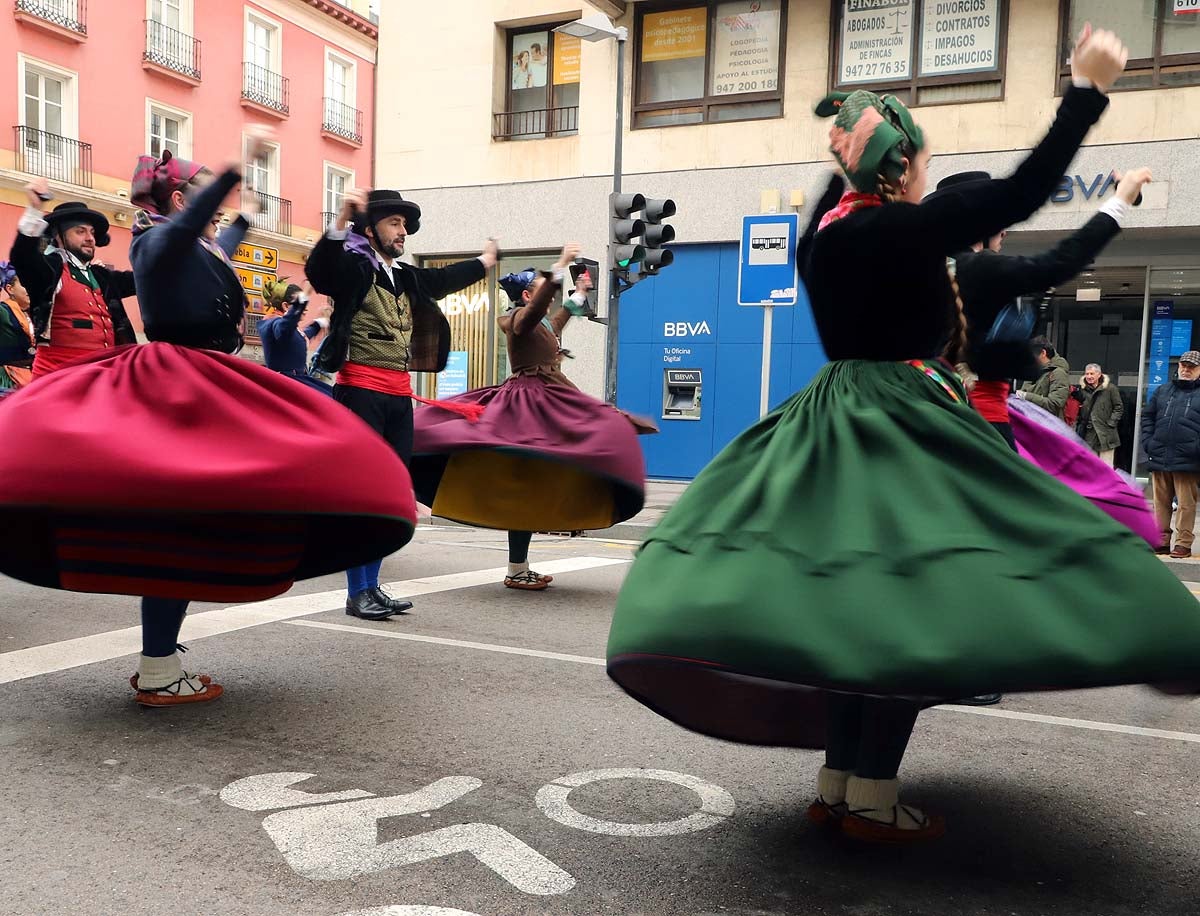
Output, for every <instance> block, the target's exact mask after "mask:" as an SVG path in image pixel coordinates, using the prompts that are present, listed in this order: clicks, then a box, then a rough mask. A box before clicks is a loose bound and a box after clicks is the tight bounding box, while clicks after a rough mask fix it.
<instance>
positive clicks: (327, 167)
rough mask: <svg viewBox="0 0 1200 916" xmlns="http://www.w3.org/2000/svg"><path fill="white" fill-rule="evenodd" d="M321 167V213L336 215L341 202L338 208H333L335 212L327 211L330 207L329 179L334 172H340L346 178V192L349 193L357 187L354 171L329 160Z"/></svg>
mask: <svg viewBox="0 0 1200 916" xmlns="http://www.w3.org/2000/svg"><path fill="white" fill-rule="evenodd" d="M321 166H322V167H321V211H322V212H323V213H330V212H332V213H335V214H336V213H337V212H338V210H339V209H340V208H341V203H340V202H339V204H338V206H337V207H334V208H333V210H326V209H325V208H326V207H327V206H328V205H329V178H330V176H331V175H332V174H333V173H334V172H340V173H341V174H342V175H344V176H346V191H347V192H349V191H351V190H353V189H354V187H356V186H355V184H354V181H355V174H354V169H351V168H347V167H346V166H344V165H338V163H336V162H330V161H329V160H328V159H326V160H324V162H322V163H321Z"/></svg>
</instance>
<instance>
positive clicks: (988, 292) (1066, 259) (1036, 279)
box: [954, 213, 1121, 381]
mask: <svg viewBox="0 0 1200 916" xmlns="http://www.w3.org/2000/svg"><path fill="white" fill-rule="evenodd" d="M1120 231H1121V227H1120V226H1119V225H1118V224H1117V221H1116V220H1115V219H1113V218H1112V217H1111V216H1109V215H1108V214H1107V213H1097V214H1096V215H1095V216H1093V217H1092V218H1091V219H1089V220H1088V221H1087V222H1086V223H1085V224H1084V225H1083V226H1082V228H1080V229H1079V230H1078V231H1076V232H1074V233H1073V234H1072V235H1070V236H1068V237H1067V238H1065V239H1063V241H1062V242H1060V243H1059V244H1058V245H1056V246H1055V247H1054V248H1051V249H1050V250H1049V251H1044V252H1042V253H1041V254H1037V255H1032V256H1029V257H1025V256H1020V255H1007V254H999V253H998V252H995V251H990V250H988V249H986V248H985V249H984V250H983V251H965V252H963V253H961V254H958V255H955V258H954V260H955V265H956V267H955V274H956V277H957V279H958V288H959V292H960V293H961V294H962V300H963V309H964V311H965V312H966V314H967V363H968V364H969V365H970V367H971V368H972V369H973V370H974V371H975V373H976V374H977V375H978V376H979V377H980V378H981V379H988V380H992V381H999V380H1001V379H1010V378H1019V379H1035V378H1037V377H1038V371H1039V370H1038V365H1037V362H1036V360H1034V358H1033V353H1032V351H1031V349H1030V347H1029V344H1028V342H1027V341H993V342H992V343H986V342H985V339H986V337H987V333H988V331H989V330H990V329H991V327H992V324H993V323H994V322H995V320H996V318H997V316H998V315H999V314H1000V312H1001V310H1002V309H1003V308H1004V307H1005V306H1006V305H1008V304H1009V303H1010V302H1012V301H1013V300H1014V299H1016V298H1017V297H1019V296H1032V295H1037V294H1039V293H1043V292H1045V291H1046V290H1048V289H1050V288H1051V287H1053V286H1059V285H1060V284H1062V283H1065V282H1066V281H1067V280H1070V279H1071V278H1072V277H1074V276H1076V275H1077V274H1078V273H1079V272H1080V271H1081V270H1083V269H1084V268H1085V267H1087V266H1088V264H1090V263H1091V262H1092V261H1093V259H1095V257H1096V255H1098V254H1099V253H1100V252H1101V251H1103V250H1104V246H1105V245H1107V244H1108V243H1109V242H1110V241H1112V240H1113V238H1115V237H1116V235H1117V234H1118V233H1119V232H1120Z"/></svg>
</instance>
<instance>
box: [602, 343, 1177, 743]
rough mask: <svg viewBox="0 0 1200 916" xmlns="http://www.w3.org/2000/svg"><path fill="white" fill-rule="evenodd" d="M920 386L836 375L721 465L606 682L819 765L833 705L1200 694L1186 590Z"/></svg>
mask: <svg viewBox="0 0 1200 916" xmlns="http://www.w3.org/2000/svg"><path fill="white" fill-rule="evenodd" d="M930 371H931V372H933V373H934V377H930V375H928V374H926V373H925V372H923V371H922V369H921V368H920V367H916V366H913V365H909V364H907V363H880V362H866V361H842V362H835V363H831V364H829V365H827V366H826V367H825V368H824V369H822V371H821V372H820V373H819V374H818V375H817V377H816V378H815V379H814V380H813V382H812V383H811V384H810V385H809V386H808V387H807V388H805V389H804V390H803V391H801V392H799V393H798V394H796V395H794V396H793V397H792V398H791V399H790V400H789V401H788V402H787V403H785V404H784V405H782V406H781V407H780V408H778V409H777V410H775V411H774V412H773V413H771V414H770V415H768V416H767V417H765V418H763V419H762V420H761V421H759V422H758V423H757V424H755V425H754V426H753V427H751V428H750V429H748V430H747V431H746V432H744V433H743V434H742V435H741V436H739V437H738V438H737V439H736V440H734V441H733V442H732V443H730V445H729V446H728V447H727V448H726V449H725V450H724V451H722V452H721V454H719V455H718V456H717V457H716V458H715V459H714V460H713V461H712V463H711V464H710V465H709V466H708V467H707V468H705V469H704V471H703V472H701V474H700V476H699V477H697V478H696V480H695V481H694V482H693V483H692V485H691V486H690V487H688V489H687V491H686V492H685V493H684V495H683V496H682V498H681V499H680V500H679V502H678V503H677V504H676V505H675V506H674V507H673V508H672V509H671V510H670V512H668V513H667V515H666V517H665V518H664V519H663V520H662V522H661V523H660V524H659V525H658V526H657V527H656V528H655V529H654V531H653V533H652V534H651V536H650V537H649V539H648V540H647V541H646V543H645V544H644V545H643V546H642V548H641V550H640V551H639V554H638V556H637V558H636V560H635V561H634V563H633V566H632V568H631V569H630V572H629V575H628V577H627V579H626V581H625V584H624V586H623V588H622V589H621V593H620V596H619V598H618V601H617V608H616V614H615V617H614V619H613V624H612V630H611V633H610V636H609V644H608V671H609V675H610V676H611V677H612V678H613V680H615V681H616V682H617V683H618V684H619V685H620V686H621V687H622V688H624V689H625V690H626V691H627V692H628V693H630V694H631V695H632V696H634V697H635V698H636V699H638V700H639V701H641V702H642V703H645V704H646V705H647V706H649V707H651V708H653V709H655V710H656V711H658V712H659V713H660V714H662V715H664V716H666V717H667V718H669V719H672V720H674V721H676V722H678V723H679V724H681V725H684V726H686V727H688V728H692V729H695V730H697V731H700V732H702V733H705V734H708V735H713V736H716V737H720V738H726V739H729V740H734V741H745V742H750V743H756V744H776V745H799V746H810V747H815V746H820V744H821V741H822V714H821V711H822V709H823V706H824V704H823V702H821V700H822V696H821V692H822V691H823V690H837V691H846V692H853V693H863V694H870V695H879V696H906V697H914V698H918V699H922V700H924V701H926V702H930V703H933V702H938V701H939V700H941V699H944V698H949V697H963V696H970V695H973V694H977V693H984V692H992V691H1003V692H1006V693H1008V692H1013V691H1022V690H1048V689H1069V688H1080V687H1098V686H1104V685H1113V684H1129V683H1166V682H1180V681H1182V682H1189V683H1197V682H1200V605H1198V604H1197V601H1196V599H1195V598H1194V597H1193V596H1192V594H1191V593H1190V592H1189V591H1188V589H1187V588H1185V587H1184V586H1183V585H1182V584H1181V583H1180V582H1179V581H1178V580H1177V579H1176V578H1175V576H1174V575H1172V573H1171V572H1170V571H1169V570H1168V569H1167V568H1166V567H1165V566H1164V565H1163V563H1162V562H1161V561H1160V560H1159V559H1158V558H1157V557H1155V555H1154V554H1153V552H1152V551H1151V550H1150V549H1149V548H1148V547H1147V546H1146V543H1145V542H1144V541H1143V540H1141V539H1140V538H1139V537H1138V536H1137V535H1135V534H1133V533H1132V532H1131V531H1129V530H1127V529H1125V528H1124V527H1122V526H1120V525H1119V524H1118V523H1117V522H1114V521H1113V520H1112V519H1111V518H1109V517H1108V516H1107V515H1106V514H1105V513H1103V512H1102V511H1101V510H1099V509H1097V508H1095V507H1094V506H1093V505H1091V504H1090V503H1089V502H1087V501H1086V500H1085V499H1083V498H1082V497H1080V496H1078V495H1077V494H1076V493H1074V492H1073V491H1072V490H1070V489H1068V488H1067V487H1066V486H1064V485H1063V484H1060V483H1059V482H1058V481H1056V480H1055V479H1053V478H1052V477H1049V476H1048V475H1046V474H1045V473H1043V472H1042V471H1041V470H1039V469H1038V468H1036V467H1035V466H1034V465H1032V464H1030V463H1029V462H1028V461H1025V460H1024V459H1022V458H1020V457H1018V456H1017V455H1016V454H1015V453H1014V452H1013V451H1012V450H1011V449H1009V448H1008V446H1007V445H1006V444H1005V443H1004V442H1003V441H1002V440H1001V438H1000V437H999V435H998V434H997V433H996V432H995V431H994V430H993V429H992V428H991V426H989V425H988V423H986V422H985V421H984V420H983V419H982V418H980V417H979V415H978V414H976V413H975V412H974V410H972V409H971V408H970V406H969V405H968V404H967V402H966V397H965V394H964V393H963V391H962V388H961V385H960V383H959V381H958V379H957V378H956V377H954V376H952V375H950V374H948V373H947V374H944V375H939V374H937V372H938V370H937V367H933V368H931V369H930Z"/></svg>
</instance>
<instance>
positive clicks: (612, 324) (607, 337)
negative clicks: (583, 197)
mask: <svg viewBox="0 0 1200 916" xmlns="http://www.w3.org/2000/svg"><path fill="white" fill-rule="evenodd" d="M617 32H618V34H617V138H616V142H615V144H614V147H613V191H614V193H615V192H619V191H620V190H621V152H622V147H623V143H624V140H625V136H624V135H625V125H624V120H625V41H626V39H627V38H628V37H629V32H628V30H627V29H625V28H624V27H623V26H622V27H620V28H618V29H617ZM609 244H610V247H611V244H612V243H611V242H610V243H609ZM608 260H609V263H610V264H614V265H615V261H614V259H613V257H612V255H611V253H610V255H609V258H608ZM620 303H621V274H620V272H619V271H618V270H617V269H616V267H615V266H614V267H613V269H612V270H610V271H609V273H608V315H607V321H606V322H605V332H604V400H606V401H607V402H608V403H609V404H614V405H615V404H616V403H617V318H618V312H619V311H620V307H621V306H620Z"/></svg>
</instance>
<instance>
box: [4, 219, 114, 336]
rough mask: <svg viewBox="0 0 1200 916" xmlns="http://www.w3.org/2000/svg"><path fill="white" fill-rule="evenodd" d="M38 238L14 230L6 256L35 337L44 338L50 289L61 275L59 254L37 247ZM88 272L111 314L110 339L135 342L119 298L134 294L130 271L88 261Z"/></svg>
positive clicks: (48, 312)
mask: <svg viewBox="0 0 1200 916" xmlns="http://www.w3.org/2000/svg"><path fill="white" fill-rule="evenodd" d="M40 242H41V240H40V239H39V238H37V237H35V236H31V235H22V234H21V233H19V232H18V233H17V238H16V241H14V242H13V245H12V250H11V251H10V252H9V259H10V260H11V261H12V266H13V269H14V270H16V272H17V277H18V279H20V281H21V285H22V286H24V287H25V290H26V291H27V292H28V293H29V320H30V321H31V322H32V324H33V332H34V334H35V335H36V336H37V338H38V340H45V339H46V330H47V328H48V327H49V326H50V308H51V306H53V304H54V292H55V290H57V289H58V282H59V280H61V279H62V269H63V256H62V255H61V254H60V253H59V252H57V251H48V252H46V253H45V254H43V253H42V251H41V244H40ZM92 276H93V277H95V278H96V282H97V283H99V284H100V291H101V295H103V296H104V302H105V304H106V305H107V306H108V313H109V314H110V315H111V316H112V323H113V339H114V340H115V342H116V343H117V344H131V343H137V335H136V334H135V333H134V330H133V325H132V324H130V322H129V316H128V315H126V314H125V306H124V305H123V304H122V302H121V300H122V299H126V298H128V297H129V296H132V295H134V294H135V290H134V283H133V271H131V270H113V269H112V268H110V267H101V266H99V265H95V264H94V265H92Z"/></svg>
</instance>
